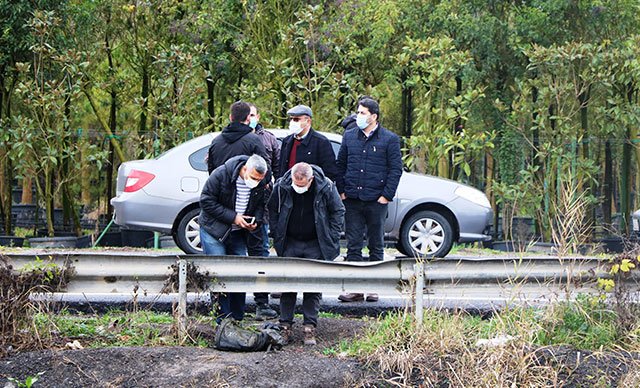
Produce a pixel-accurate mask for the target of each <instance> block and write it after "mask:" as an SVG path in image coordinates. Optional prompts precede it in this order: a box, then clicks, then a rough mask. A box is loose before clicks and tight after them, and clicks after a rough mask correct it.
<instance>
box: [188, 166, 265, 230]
mask: <svg viewBox="0 0 640 388" xmlns="http://www.w3.org/2000/svg"><path fill="white" fill-rule="evenodd" d="M247 159H249V157H248V156H246V155H240V156H235V157H233V158H231V159H229V160H228V161H227V162H226V163H224V164H223V165H222V166H220V167H218V168H216V169H215V170H213V173H212V174H211V175H210V176H209V178H208V179H207V182H206V183H205V184H204V188H203V189H202V194H200V209H201V211H200V219H199V223H200V227H201V228H204V230H205V231H206V232H207V233H209V234H210V235H211V236H213V237H215V238H217V239H218V240H220V241H224V240H225V239H226V238H227V236H228V235H229V232H231V225H232V224H233V223H234V221H235V219H236V214H237V213H236V211H235V208H236V180H237V179H238V175H240V169H241V168H242V167H244V165H245V164H246V162H247ZM267 183H268V181H267V178H266V177H265V179H263V180H262V181H261V182H260V184H259V185H258V186H257V187H255V188H253V189H251V194H250V195H251V196H250V197H249V204H248V205H247V210H246V211H245V214H246V215H250V216H255V217H256V221H257V222H258V223H259V224H260V223H261V220H262V217H263V212H264V208H265V201H266V200H267V198H268V185H267Z"/></svg>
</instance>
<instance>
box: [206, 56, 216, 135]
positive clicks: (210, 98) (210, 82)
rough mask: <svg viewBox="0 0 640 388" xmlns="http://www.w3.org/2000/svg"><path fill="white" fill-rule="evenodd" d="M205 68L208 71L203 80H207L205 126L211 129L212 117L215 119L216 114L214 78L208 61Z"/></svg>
mask: <svg viewBox="0 0 640 388" xmlns="http://www.w3.org/2000/svg"><path fill="white" fill-rule="evenodd" d="M207 70H208V71H209V75H208V76H207V78H206V79H205V81H206V82H207V113H208V120H207V126H209V127H210V128H211V129H213V123H214V119H215V116H216V110H215V100H214V99H215V89H216V80H214V79H213V77H212V75H211V74H212V71H211V64H210V63H208V64H207Z"/></svg>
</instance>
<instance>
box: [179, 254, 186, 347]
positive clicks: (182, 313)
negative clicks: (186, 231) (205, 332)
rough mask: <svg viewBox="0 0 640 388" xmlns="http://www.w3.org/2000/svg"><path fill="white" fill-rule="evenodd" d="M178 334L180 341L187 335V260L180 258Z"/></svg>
mask: <svg viewBox="0 0 640 388" xmlns="http://www.w3.org/2000/svg"><path fill="white" fill-rule="evenodd" d="M178 334H179V335H180V341H182V340H183V339H184V338H186V335H187V261H186V260H185V259H180V260H178Z"/></svg>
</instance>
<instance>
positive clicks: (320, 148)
mask: <svg viewBox="0 0 640 388" xmlns="http://www.w3.org/2000/svg"><path fill="white" fill-rule="evenodd" d="M287 115H288V116H289V119H290V121H289V132H290V133H291V134H290V135H289V136H287V137H285V138H284V139H283V140H282V148H281V149H280V176H282V175H284V173H285V172H287V171H288V170H289V169H290V168H291V167H293V165H294V164H296V163H300V162H305V163H309V164H315V165H316V166H318V167H320V168H321V169H322V171H324V174H325V175H326V176H327V177H328V178H329V179H331V180H333V181H335V179H336V175H337V168H336V154H335V153H334V152H333V147H332V146H331V142H330V141H329V139H327V138H326V137H325V136H324V135H322V134H320V133H318V132H316V131H314V130H313V128H311V118H312V116H313V112H312V111H311V108H309V107H308V106H306V105H297V106H294V107H293V108H291V109H289V110H288V111H287Z"/></svg>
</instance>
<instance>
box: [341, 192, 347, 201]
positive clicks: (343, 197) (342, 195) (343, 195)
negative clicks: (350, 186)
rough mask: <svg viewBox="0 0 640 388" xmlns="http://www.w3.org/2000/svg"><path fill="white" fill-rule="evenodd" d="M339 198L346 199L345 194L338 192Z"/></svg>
mask: <svg viewBox="0 0 640 388" xmlns="http://www.w3.org/2000/svg"><path fill="white" fill-rule="evenodd" d="M340 199H341V200H343V201H344V200H345V199H347V196H346V195H345V193H342V194H340Z"/></svg>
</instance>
